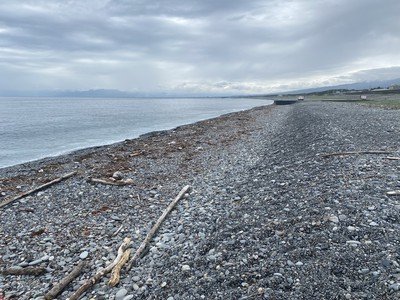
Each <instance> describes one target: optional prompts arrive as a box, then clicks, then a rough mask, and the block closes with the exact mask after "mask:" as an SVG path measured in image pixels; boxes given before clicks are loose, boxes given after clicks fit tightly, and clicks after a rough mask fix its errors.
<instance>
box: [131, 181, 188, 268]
mask: <svg viewBox="0 0 400 300" xmlns="http://www.w3.org/2000/svg"><path fill="white" fill-rule="evenodd" d="M189 189H190V186H188V185H187V186H185V187H184V188H183V189H182V190H181V191H180V192H179V194H178V196H176V198H175V199H174V200H173V201H172V202H171V203H170V204H169V205H168V206H167V208H166V209H165V210H164V212H163V213H162V215H161V216H160V217H159V218H158V220H157V222H156V223H155V224H154V226H153V227H152V228H151V230H150V231H149V232H148V233H147V235H146V238H145V239H144V240H143V242H142V243H141V244H140V246H139V248H138V249H137V250H136V252H135V254H134V255H133V257H132V258H131V260H130V261H129V263H128V265H127V270H128V271H129V270H130V269H131V268H132V265H133V264H134V263H136V261H137V260H138V259H139V258H140V257H141V255H142V253H143V251H144V250H145V249H146V247H147V245H148V244H149V243H150V241H151V239H152V238H153V236H154V234H155V233H156V232H157V230H158V228H159V227H160V225H161V224H162V222H164V220H165V218H166V217H167V216H168V214H169V213H170V212H171V210H172V209H173V208H174V207H175V205H176V204H177V203H178V202H179V200H180V199H182V197H183V196H184V195H185V193H186V192H187V191H188V190H189Z"/></svg>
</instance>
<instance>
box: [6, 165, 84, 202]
mask: <svg viewBox="0 0 400 300" xmlns="http://www.w3.org/2000/svg"><path fill="white" fill-rule="evenodd" d="M76 173H77V172H76V171H74V172H71V173H68V174H65V175H63V176H61V177H58V178H56V179H54V180H52V181H49V182H47V183H45V184H42V185H40V186H38V187H36V188H34V189H31V190H29V191H27V192H23V193H21V194H19V195H18V196H16V197H14V198H11V199H8V200H5V201H3V202H2V203H0V208H2V207H4V206H6V205H7V204H9V203H11V202H14V201H17V200H19V199H22V198H24V197H26V196H29V195H31V194H33V193H36V192H38V191H40V190H43V189H45V188H48V187H49V186H51V185H53V184H56V183H58V182H61V181H63V180H65V179H67V178H70V177H72V176H74V175H75V174H76Z"/></svg>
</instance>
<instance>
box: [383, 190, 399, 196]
mask: <svg viewBox="0 0 400 300" xmlns="http://www.w3.org/2000/svg"><path fill="white" fill-rule="evenodd" d="M386 195H388V196H397V195H400V190H395V191H390V192H387V193H386Z"/></svg>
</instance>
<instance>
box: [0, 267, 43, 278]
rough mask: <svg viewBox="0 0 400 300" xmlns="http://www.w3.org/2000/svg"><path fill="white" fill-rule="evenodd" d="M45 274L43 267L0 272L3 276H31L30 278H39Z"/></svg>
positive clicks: (11, 269) (12, 268)
mask: <svg viewBox="0 0 400 300" xmlns="http://www.w3.org/2000/svg"><path fill="white" fill-rule="evenodd" d="M45 272H46V268H45V267H26V268H21V267H11V268H8V269H2V270H0V273H1V274H3V275H31V276H39V275H42V274H43V273H45Z"/></svg>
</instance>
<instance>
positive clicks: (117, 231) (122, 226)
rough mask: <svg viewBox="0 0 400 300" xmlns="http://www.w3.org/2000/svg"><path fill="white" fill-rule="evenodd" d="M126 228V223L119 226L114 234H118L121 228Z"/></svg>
mask: <svg viewBox="0 0 400 300" xmlns="http://www.w3.org/2000/svg"><path fill="white" fill-rule="evenodd" d="M122 228H124V225H121V226H119V228H118V229H117V230H116V231H115V232H114V233H113V234H112V236H116V235H117V234H118V233H119V232H120V231H121V230H122Z"/></svg>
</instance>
